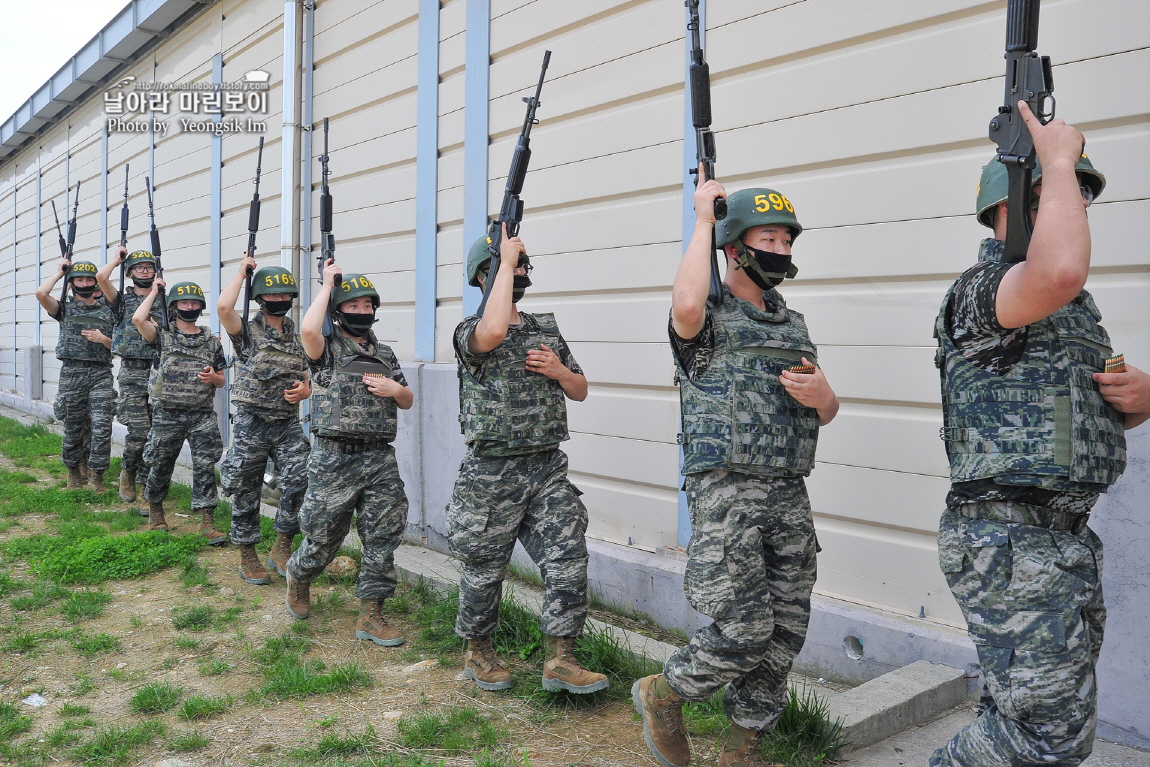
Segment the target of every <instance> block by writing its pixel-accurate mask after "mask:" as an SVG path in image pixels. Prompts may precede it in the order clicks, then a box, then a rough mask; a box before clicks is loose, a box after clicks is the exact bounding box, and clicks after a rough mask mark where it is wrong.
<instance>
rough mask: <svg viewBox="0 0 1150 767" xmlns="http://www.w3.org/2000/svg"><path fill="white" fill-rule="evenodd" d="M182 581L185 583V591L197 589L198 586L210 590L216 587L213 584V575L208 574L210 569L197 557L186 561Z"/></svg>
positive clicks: (181, 575) (181, 576)
mask: <svg viewBox="0 0 1150 767" xmlns="http://www.w3.org/2000/svg"><path fill="white" fill-rule="evenodd" d="M180 580H181V581H182V582H183V584H184V588H185V589H190V588H195V587H196V586H203V587H204V588H210V587H211V586H214V585H216V584H214V583H212V579H211V573H209V572H208V568H206V567H204V565H203V563H202V562H200V560H199V559H197V558H196V557H188V558H187V559H185V560H184V565H183V572H182V573H181V574H180Z"/></svg>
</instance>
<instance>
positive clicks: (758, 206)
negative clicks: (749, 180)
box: [716, 189, 803, 248]
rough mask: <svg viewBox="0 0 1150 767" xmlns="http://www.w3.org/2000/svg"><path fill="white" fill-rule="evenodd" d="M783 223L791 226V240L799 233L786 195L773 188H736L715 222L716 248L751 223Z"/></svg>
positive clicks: (730, 239)
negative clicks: (721, 216)
mask: <svg viewBox="0 0 1150 767" xmlns="http://www.w3.org/2000/svg"><path fill="white" fill-rule="evenodd" d="M767 224H785V225H786V226H789V227H790V228H791V238H792V241H793V240H794V239H797V238H798V236H799V235H800V234H802V232H803V225H802V224H800V223H799V220H798V218H796V217H795V208H794V206H793V205H791V201H790V200H788V199H787V198H786V196H784V195H781V194H779V193H778V192H776V191H775V190H773V189H740V190H739V191H737V192H735V193H734V194H732V195H731V196H730V197H728V198H727V217H726V218H724V219H723V220H722V221H720V222H719V223H718V226H717V228H716V237H717V239H718V245H719V247H720V248H721V247H723V246H725V245H729V244H731V243H733V242H734V241H735V240H737V239H739V238H740V237H742V236H743V232H745V231H747V230H748V229H750V228H751V227H752V226H766V225H767Z"/></svg>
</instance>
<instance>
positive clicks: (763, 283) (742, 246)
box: [733, 239, 799, 290]
mask: <svg viewBox="0 0 1150 767" xmlns="http://www.w3.org/2000/svg"><path fill="white" fill-rule="evenodd" d="M734 247H735V255H734V257H733V258H734V261H735V263H736V264H738V265H739V267H740V268H741V269H742V270H743V271H744V272H746V274H747V278H748V279H749V280H751V282H753V283H755V284H756V285H758V286H759V287H760V288H762V289H763V290H770V289H771V288H773V287H776V286H777V285H779V284H780V283H781V282H782V281H783V280H784V279H785V278H788V277H790V278H792V279H793V278H794V276H795V275H797V274H798V273H799V268H798V267H797V266H795V265H794V264H793V263H791V264H788V266H787V270H786V271H785V272H768V271H764V270H763V269H762V268H761V267H760V266H759V263H758V261H757V260H756V258H755V256H754V255H753V254H752V252H751V251H753V250H756V249H755V248H751V247H750V246H748V245H747V244H746V243H745V242H743V241H742V240H741V239H740V240H736V241H735V245H734ZM759 252H762V251H759Z"/></svg>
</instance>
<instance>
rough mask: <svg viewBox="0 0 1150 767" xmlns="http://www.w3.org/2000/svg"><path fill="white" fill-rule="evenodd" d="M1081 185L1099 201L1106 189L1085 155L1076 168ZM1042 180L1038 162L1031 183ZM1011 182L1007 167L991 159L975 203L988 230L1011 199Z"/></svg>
mask: <svg viewBox="0 0 1150 767" xmlns="http://www.w3.org/2000/svg"><path fill="white" fill-rule="evenodd" d="M1074 172H1075V173H1076V174H1077V175H1078V180H1079V183H1082V184H1086V185H1087V186H1088V187H1090V191H1091V192H1093V193H1094V199H1095V200H1097V199H1098V198H1099V197H1100V196H1101V195H1102V190H1103V189H1105V188H1106V177H1105V176H1103V175H1102V174H1101V173H1099V172H1098V171H1097V170H1095V168H1094V165H1093V164H1091V162H1090V158H1089V157H1087V156H1086V155H1085V154H1083V155H1082V156H1081V157H1080V158H1078V164H1077V165H1075V166H1074ZM1041 180H1042V165H1041V164H1039V163H1038V161H1037V160H1036V161H1035V163H1034V171H1033V172H1032V174H1031V183H1034V184H1037V183H1038V182H1039V181H1041ZM1009 186H1010V185H1009V182H1008V181H1007V178H1006V166H1005V165H1003V164H1002V163H1000V162H999V161H998V159H997V158H991V160H990V162H988V163H987V164H986V165H983V166H982V178H980V179H979V181H978V201H977V202H976V203H975V209H976V214H977V216H978V223H980V224H982V225H983V226H985V227H986V228H988V229H993V228H994V210H995V208H997V207H998V204H999V203H1000V202H1004V201H1005V200H1006V198H1007V197H1009V196H1010V195H1009Z"/></svg>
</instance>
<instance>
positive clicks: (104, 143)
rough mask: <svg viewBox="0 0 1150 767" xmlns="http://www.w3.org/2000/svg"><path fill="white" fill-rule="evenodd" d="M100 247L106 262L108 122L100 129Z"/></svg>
mask: <svg viewBox="0 0 1150 767" xmlns="http://www.w3.org/2000/svg"><path fill="white" fill-rule="evenodd" d="M100 177H101V178H102V179H103V183H102V184H100V210H102V211H103V212H102V213H101V214H100V243H101V245H100V249H101V250H102V251H103V254H102V255H101V257H100V263H101V264H106V263H108V123H107V122H105V123H104V126H103V127H102V128H101V129H100Z"/></svg>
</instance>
